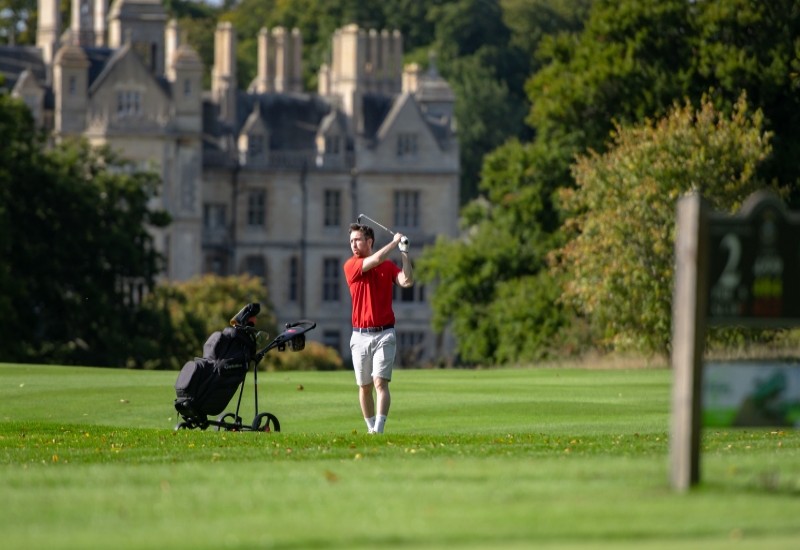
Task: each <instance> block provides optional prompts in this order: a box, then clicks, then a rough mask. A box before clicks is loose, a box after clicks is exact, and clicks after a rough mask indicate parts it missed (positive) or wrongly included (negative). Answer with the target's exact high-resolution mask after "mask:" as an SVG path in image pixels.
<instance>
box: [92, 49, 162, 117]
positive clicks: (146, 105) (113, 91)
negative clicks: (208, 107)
mask: <svg viewBox="0 0 800 550" xmlns="http://www.w3.org/2000/svg"><path fill="white" fill-rule="evenodd" d="M89 102H90V110H92V111H96V112H106V113H109V114H110V115H111V116H112V117H113V116H114V115H115V113H116V114H120V113H121V110H122V109H124V108H127V109H130V110H132V111H134V110H135V111H136V113H137V116H139V117H140V118H143V119H150V120H154V119H155V120H164V119H165V118H166V117H169V115H170V95H169V93H168V89H166V88H165V87H164V86H163V85H162V84H161V82H160V81H159V80H158V79H156V78H155V77H154V76H153V74H152V73H151V72H150V71H149V70H148V69H147V68H146V67H145V66H144V63H142V60H141V59H140V58H139V56H138V55H137V54H136V53H135V52H134V51H133V50H132V49H131V48H130V46H129V45H126V46H123V47H122V48H120V49H119V50H117V51H116V52H115V53H114V54H113V55H112V56H111V57H110V58H109V59H108V61H107V62H106V64H105V65H104V66H103V68H102V70H101V71H100V72H99V74H98V75H97V77H96V78H95V79H94V81H92V82H91V84H90V86H89Z"/></svg>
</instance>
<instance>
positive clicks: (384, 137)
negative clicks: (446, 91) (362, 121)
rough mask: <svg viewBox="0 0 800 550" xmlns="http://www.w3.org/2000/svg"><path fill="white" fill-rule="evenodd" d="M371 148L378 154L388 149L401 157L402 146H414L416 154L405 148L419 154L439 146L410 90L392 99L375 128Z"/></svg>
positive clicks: (411, 147) (384, 153) (439, 148)
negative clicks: (384, 115)
mask: <svg viewBox="0 0 800 550" xmlns="http://www.w3.org/2000/svg"><path fill="white" fill-rule="evenodd" d="M408 140H413V141H412V142H409V141H408ZM375 148H376V149H378V150H379V153H380V154H381V155H382V156H384V155H387V154H388V153H392V154H394V155H395V156H398V157H403V154H402V149H403V148H410V149H414V150H416V153H417V154H416V155H414V154H413V153H414V151H412V150H408V151H407V152H408V153H409V154H410V156H419V153H420V152H422V151H431V150H435V151H440V150H441V147H440V145H439V141H438V140H437V139H436V136H435V135H434V134H433V132H432V131H431V128H430V126H429V125H428V122H427V120H426V119H425V116H424V115H423V114H422V111H421V110H420V108H419V105H417V103H416V101H415V100H414V98H413V97H412V96H411V95H410V94H403V95H401V96H399V97H398V98H397V100H396V101H395V103H394V105H393V106H392V108H391V110H390V111H389V114H388V115H387V116H386V118H385V119H384V121H383V123H382V124H381V126H380V128H379V129H378V132H377V135H376V145H375ZM406 156H409V155H406Z"/></svg>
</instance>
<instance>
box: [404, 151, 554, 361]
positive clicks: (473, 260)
mask: <svg viewBox="0 0 800 550" xmlns="http://www.w3.org/2000/svg"><path fill="white" fill-rule="evenodd" d="M544 158H546V157H545V155H543V154H540V153H538V152H537V151H536V150H535V148H534V147H533V146H531V145H530V144H529V145H523V144H521V143H520V142H518V141H511V142H509V143H508V144H506V145H505V146H503V147H501V148H499V149H498V150H497V151H495V152H493V153H492V154H491V155H489V156H488V157H487V160H486V162H485V164H484V169H483V179H482V191H483V192H484V193H485V194H486V197H487V198H486V199H483V200H476V201H473V202H472V203H470V204H469V205H468V206H467V207H465V208H464V209H463V212H462V225H463V227H462V233H463V235H464V236H463V237H462V238H461V239H459V240H448V239H445V238H440V239H439V240H438V241H437V243H436V244H435V245H434V246H433V247H432V248H430V249H428V250H426V251H425V252H424V253H423V255H422V257H421V258H420V260H419V262H418V277H419V279H420V280H422V281H427V282H431V283H435V285H436V288H435V292H434V294H433V297H432V307H433V312H434V317H433V322H434V329H435V330H437V331H441V330H443V329H444V328H445V327H446V326H448V325H452V329H453V331H454V333H455V336H456V340H457V342H458V353H459V355H460V358H461V360H462V361H464V362H467V363H483V362H497V363H508V362H516V361H522V360H530V359H533V358H538V357H541V356H544V355H547V353H548V350H550V349H551V348H550V345H549V343H548V342H546V340H547V339H548V338H549V337H552V336H553V335H554V334H555V329H556V328H557V327H558V326H560V325H561V324H562V319H561V318H559V314H558V305H557V304H556V302H555V297H556V296H557V288H558V287H557V285H556V284H555V281H554V280H553V279H552V278H551V277H550V276H549V274H548V273H547V272H546V269H545V268H546V254H547V252H548V251H549V250H551V248H552V247H553V246H554V243H553V239H554V238H556V237H555V236H554V230H555V228H556V227H557V226H558V220H557V219H556V218H554V217H553V213H554V209H553V208H552V205H551V204H550V196H551V193H552V189H549V188H548V187H547V186H546V185H543V184H542V181H543V179H542V178H541V177H540V176H539V174H540V172H541V171H543V170H545V171H546V170H547V164H546V163H544V162H542V159H544ZM523 294H524V295H525V299H521V298H522V295H523ZM537 316H546V317H548V319H547V320H546V321H544V323H537V322H535V321H532V320H533V319H534V318H536V317H537ZM511 323H516V325H515V326H513V327H511V326H510V324H511ZM537 338H538V340H537ZM537 341H538V342H540V343H543V344H544V345H543V346H541V347H539V346H536V345H532V344H531V342H537Z"/></svg>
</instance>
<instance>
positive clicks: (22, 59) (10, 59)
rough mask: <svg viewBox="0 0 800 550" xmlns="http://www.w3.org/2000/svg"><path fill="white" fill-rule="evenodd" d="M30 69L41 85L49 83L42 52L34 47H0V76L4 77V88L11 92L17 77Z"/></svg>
mask: <svg viewBox="0 0 800 550" xmlns="http://www.w3.org/2000/svg"><path fill="white" fill-rule="evenodd" d="M25 69H30V70H31V72H32V73H33V74H34V76H36V79H37V80H38V81H39V82H41V83H42V84H45V83H49V79H48V78H47V69H46V68H45V66H44V61H43V60H42V52H41V51H40V50H39V48H36V47H34V46H0V74H2V75H3V76H4V77H5V88H7V89H8V90H11V89H13V88H14V85H15V84H16V83H17V79H18V78H19V75H20V74H22V71H24V70H25Z"/></svg>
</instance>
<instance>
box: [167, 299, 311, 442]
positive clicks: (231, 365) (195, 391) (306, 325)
mask: <svg viewBox="0 0 800 550" xmlns="http://www.w3.org/2000/svg"><path fill="white" fill-rule="evenodd" d="M247 308H250V311H248V312H245V310H246V309H247ZM259 309H260V307H259V305H258V304H249V305H248V306H245V308H244V309H242V311H241V312H240V313H239V315H237V317H234V319H232V320H231V324H232V325H233V327H232V328H227V329H225V331H226V332H224V333H215V334H214V335H212V336H211V337H210V338H209V342H211V341H212V338H214V337H215V335H218V334H226V335H227V334H228V332H227V331H232V332H231V334H233V331H234V330H235V331H236V336H235V337H236V338H242V337H243V335H244V337H246V338H250V339H251V340H252V345H253V346H254V347H255V342H256V340H257V336H261V335H263V333H258V332H257V331H256V329H255V328H253V326H246V325H245V322H244V320H245V319H248V320H249V319H252V320H253V321H254V317H255V315H256V314H258V311H259ZM253 311H255V313H252V312H253ZM245 313H246V314H247V315H245ZM250 314H252V315H250ZM240 318H243V319H240ZM234 321H237V322H236V323H234ZM316 326H317V325H316V323H314V322H313V321H307V320H301V321H297V322H294V323H287V324H286V329H285V330H284V331H283V332H281V333H280V334H278V336H276V337H275V338H274V339H273V340H272V341H271V342H269V343H268V344H267V345H266V346H265V347H264V348H263V349H261V350H260V351H258V352H256V353H255V354H254V355H251V354H248V353H246V352H245V354H244V358H243V359H242V357H241V356H239V357H238V358H235V359H218V358H215V359H209V358H208V356H209V354H206V358H197V359H195V360H194V361H190V362H188V363H187V364H186V365H185V366H184V368H183V369H182V370H181V374H180V375H179V376H178V382H176V385H175V388H176V392H177V394H178V398H177V399H175V409H176V410H177V411H178V413H179V414H180V416H181V418H182V421H181V422H179V423H178V424H177V425H176V426H175V430H176V431H177V430H184V429H188V430H193V429H195V428H200V429H201V430H206V429H208V427H209V426H214V427H215V429H216V430H217V431H220V430H225V431H237V432H238V431H257V432H273V431H274V432H279V431H281V425H280V422H279V421H278V418H277V417H276V416H275V415H273V414H271V413H268V412H259V411H258V364H259V363H260V362H261V360H262V359H263V358H264V356H265V355H266V354H267V353H268V352H269V351H270V350H272V349H275V348H278V351H284V350H285V349H286V348H287V346H288V347H289V349H291V350H292V351H300V350H302V349H303V348H304V347H305V342H306V340H305V338H306V337H305V333H306V332H308V331H309V330H311V329H313V328H315V327H316ZM239 331H240V332H241V333H239ZM217 338H218V339H219V337H217ZM209 342H207V343H206V346H204V351H205V350H206V349H207V348H208V347H209ZM229 347H231V346H229ZM234 347H235V346H234ZM212 356H213V355H212ZM250 364H252V365H253V392H254V397H255V417H254V418H253V422H252V423H250V424H244V423H243V422H242V417H241V416H239V408H240V406H241V404H242V395H243V393H244V380H245V376H246V374H247V370H249V366H250ZM237 388H238V389H239V398H238V401H237V403H236V412H225V413H223V414H220V415H219V416H217V418H216V419H213V420H212V419H210V418H209V415H214V414H218V413H219V411H220V410H224V408H225V407H226V406H227V404H228V403H229V402H230V399H231V397H233V395H234V394H235V392H236V389H237Z"/></svg>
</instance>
